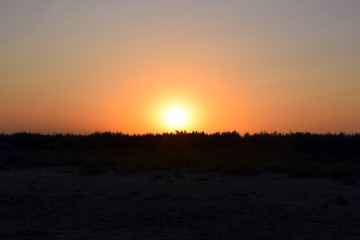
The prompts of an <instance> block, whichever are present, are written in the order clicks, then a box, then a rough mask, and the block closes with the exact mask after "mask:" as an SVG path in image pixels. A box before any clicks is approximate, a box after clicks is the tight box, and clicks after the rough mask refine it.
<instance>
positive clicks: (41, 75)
mask: <svg viewBox="0 0 360 240" xmlns="http://www.w3.org/2000/svg"><path fill="white" fill-rule="evenodd" d="M359 12H360V1H358V0H342V1H338V0H316V1H313V0H304V1H296V0H273V1H267V0H258V1H254V0H242V1H241V0H239V1H237V0H236V1H235V0H221V1H220V0H206V1H205V0H196V1H194V0H193V1H190V0H174V1H169V0H154V1H144V0H139V1H125V0H123V1H115V0H103V1H98V0H77V1H70V0H52V1H43V0H28V1H22V0H4V1H1V2H0V33H1V37H0V52H1V56H0V132H5V133H13V132H19V131H28V132H40V133H54V132H62V133H67V132H72V133H91V132H94V131H113V132H123V133H130V134H133V133H149V132H153V133H157V132H170V131H174V130H178V129H180V130H186V131H205V132H217V131H234V130H235V131H238V132H240V133H245V132H250V133H254V132H260V131H268V132H272V131H278V132H288V131H294V132H295V131H310V132H318V133H324V132H340V131H344V132H348V133H354V132H360V124H359V123H360V94H359V93H360V68H359V63H360V44H359V43H360V24H359V23H360V14H359Z"/></svg>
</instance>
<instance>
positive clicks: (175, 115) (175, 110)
mask: <svg viewBox="0 0 360 240" xmlns="http://www.w3.org/2000/svg"><path fill="white" fill-rule="evenodd" d="M188 118H189V116H188V113H187V111H186V110H185V109H183V108H181V107H171V108H169V109H167V110H166V111H165V113H164V120H165V122H166V124H167V125H168V126H170V127H173V128H184V127H185V125H186V123H187V122H188Z"/></svg>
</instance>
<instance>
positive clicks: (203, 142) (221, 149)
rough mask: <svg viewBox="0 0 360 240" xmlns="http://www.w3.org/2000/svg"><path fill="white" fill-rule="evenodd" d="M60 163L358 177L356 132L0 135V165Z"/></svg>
mask: <svg viewBox="0 0 360 240" xmlns="http://www.w3.org/2000/svg"><path fill="white" fill-rule="evenodd" d="M67 165H76V166H78V169H79V173H80V174H82V175H93V174H102V173H106V172H108V171H114V172H115V173H116V172H122V171H125V172H127V173H129V174H137V173H140V172H141V171H145V170H173V171H175V172H177V170H180V169H184V168H187V169H189V171H191V172H205V171H206V172H209V171H210V172H218V173H231V174H238V175H254V174H255V175H256V174H259V173H263V172H275V173H286V174H288V175H289V176H290V177H309V176H311V177H334V178H351V177H357V176H359V175H360V135H359V134H342V133H341V134H330V133H329V134H311V133H287V134H281V133H276V132H274V133H266V132H262V133H259V134H252V135H250V134H244V135H241V134H238V133H237V132H223V133H213V134H206V133H204V132H191V133H187V132H184V131H178V132H176V133H164V134H145V135H128V134H122V133H111V132H104V133H99V132H97V133H93V134H90V135H73V134H53V135H42V134H32V133H16V134H11V135H7V134H0V170H8V169H12V168H29V167H34V166H67Z"/></svg>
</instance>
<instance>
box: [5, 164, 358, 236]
mask: <svg viewBox="0 0 360 240" xmlns="http://www.w3.org/2000/svg"><path fill="white" fill-rule="evenodd" d="M342 182H343V180H341V179H315V178H304V179H293V178H288V177H287V176H286V175H280V174H262V175H259V176H249V177H240V176H234V175H221V174H214V173H202V174H192V173H188V172H187V171H186V170H183V171H181V172H180V173H177V174H175V175H174V172H170V171H168V172H167V171H156V172H154V171H152V172H145V173H141V174H126V173H119V174H115V173H107V174H102V175H95V176H81V175H80V174H79V172H78V170H77V167H53V168H32V169H24V170H8V171H0V193H1V195H0V223H1V225H0V239H4V240H6V239H14V240H17V239H51V240H56V239H132V240H134V239H209V240H212V239H360V187H359V186H358V185H355V186H346V185H343V184H342Z"/></svg>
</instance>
